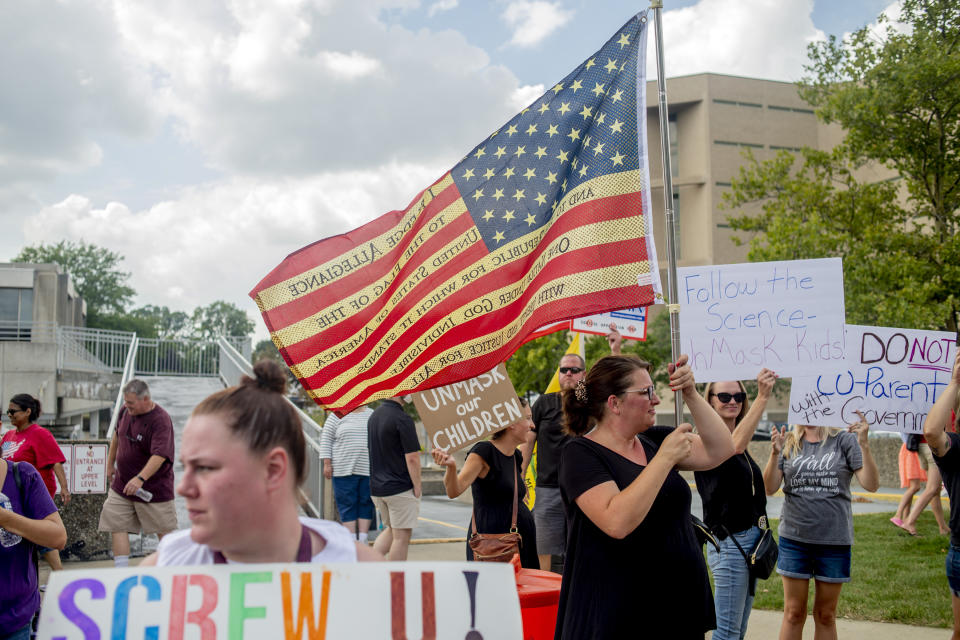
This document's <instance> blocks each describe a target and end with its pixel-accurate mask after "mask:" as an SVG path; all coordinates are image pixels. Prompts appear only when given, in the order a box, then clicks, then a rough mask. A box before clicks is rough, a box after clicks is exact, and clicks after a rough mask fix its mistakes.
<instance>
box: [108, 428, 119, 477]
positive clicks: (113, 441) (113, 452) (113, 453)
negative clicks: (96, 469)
mask: <svg viewBox="0 0 960 640" xmlns="http://www.w3.org/2000/svg"><path fill="white" fill-rule="evenodd" d="M116 463H117V430H116V429H114V430H113V437H112V438H110V448H109V449H108V450H107V486H108V487H109V486H110V483H111V482H113V474H114V473H116V471H117V469H116Z"/></svg>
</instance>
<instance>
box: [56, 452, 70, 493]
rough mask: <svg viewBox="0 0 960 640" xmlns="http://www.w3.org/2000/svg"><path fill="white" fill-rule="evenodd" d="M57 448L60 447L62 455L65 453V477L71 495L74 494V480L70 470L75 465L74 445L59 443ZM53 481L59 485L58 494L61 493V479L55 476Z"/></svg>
mask: <svg viewBox="0 0 960 640" xmlns="http://www.w3.org/2000/svg"><path fill="white" fill-rule="evenodd" d="M57 446H58V447H60V451H61V453H63V457H64V461H63V475H64V477H65V478H66V480H67V490H68V491H69V492H70V493H73V478H72V477H71V476H70V468H71V466H72V465H73V445H72V444H60V443H59V442H58V443H57ZM53 481H54V482H55V483H56V484H57V493H60V478H58V477H57V476H56V474H54V476H53Z"/></svg>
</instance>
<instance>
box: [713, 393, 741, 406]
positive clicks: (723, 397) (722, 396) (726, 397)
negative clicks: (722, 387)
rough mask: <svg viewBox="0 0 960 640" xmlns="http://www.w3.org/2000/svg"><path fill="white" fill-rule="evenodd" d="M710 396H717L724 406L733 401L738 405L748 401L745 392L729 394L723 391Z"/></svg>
mask: <svg viewBox="0 0 960 640" xmlns="http://www.w3.org/2000/svg"><path fill="white" fill-rule="evenodd" d="M710 395H712V396H716V397H717V400H719V401H720V402H722V403H724V404H726V403H728V402H730V401H731V400H733V401H734V402H736V403H737V404H743V401H744V400H746V399H747V394H745V393H744V392H743V391H737V392H736V393H727V392H725V391H721V392H720V393H711V394H710Z"/></svg>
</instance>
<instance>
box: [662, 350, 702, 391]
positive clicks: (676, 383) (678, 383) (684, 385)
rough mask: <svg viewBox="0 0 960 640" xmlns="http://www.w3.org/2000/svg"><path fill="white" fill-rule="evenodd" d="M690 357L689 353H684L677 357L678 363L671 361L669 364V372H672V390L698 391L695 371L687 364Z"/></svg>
mask: <svg viewBox="0 0 960 640" xmlns="http://www.w3.org/2000/svg"><path fill="white" fill-rule="evenodd" d="M688 360H689V358H688V357H687V354H685V353H682V354H680V357H679V358H677V361H676V363H673V362H671V363H670V364H668V365H667V372H668V373H669V374H670V390H671V391H690V390H693V391H694V392H696V386H695V385H696V381H695V380H694V379H693V371H691V370H690V365H688V364H687V362H688Z"/></svg>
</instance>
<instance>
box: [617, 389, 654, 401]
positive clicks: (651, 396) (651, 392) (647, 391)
mask: <svg viewBox="0 0 960 640" xmlns="http://www.w3.org/2000/svg"><path fill="white" fill-rule="evenodd" d="M624 393H645V394H647V400H649V401H650V402H653V399H654V397H655V396H656V395H657V392H656V391H655V390H654V388H653V385H650V386H649V387H644V388H643V389H627V390H626V391H624Z"/></svg>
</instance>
